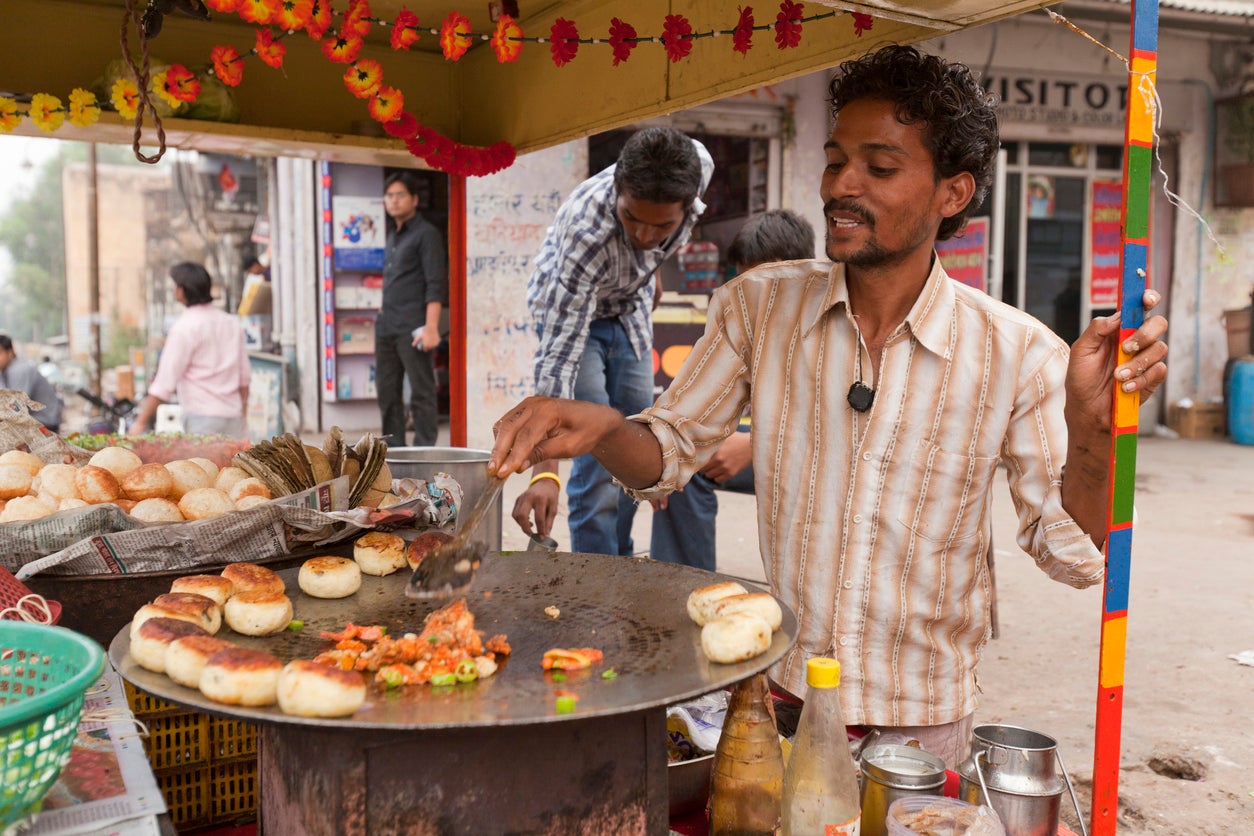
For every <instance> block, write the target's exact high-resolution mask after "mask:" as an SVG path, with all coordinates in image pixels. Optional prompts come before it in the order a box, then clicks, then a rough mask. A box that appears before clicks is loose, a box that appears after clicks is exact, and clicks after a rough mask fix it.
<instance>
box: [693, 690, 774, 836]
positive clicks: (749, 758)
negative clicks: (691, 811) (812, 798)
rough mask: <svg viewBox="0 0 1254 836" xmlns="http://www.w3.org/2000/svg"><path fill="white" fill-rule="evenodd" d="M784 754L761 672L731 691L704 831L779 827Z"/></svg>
mask: <svg viewBox="0 0 1254 836" xmlns="http://www.w3.org/2000/svg"><path fill="white" fill-rule="evenodd" d="M783 790H784V756H783V752H782V751H781V749H780V745H779V733H778V732H777V731H776V729H775V709H774V707H773V706H772V704H771V692H770V688H769V686H768V685H767V681H766V674H757V675H755V676H751V677H749V678H748V679H746V680H744V681H743V682H740V683H738V684H737V685H736V687H735V688H734V689H733V690H732V695H731V702H730V703H729V705H728V706H727V716H726V719H724V720H723V733H722V736H721V737H719V740H718V749H717V750H716V751H715V753H714V765H713V768H712V770H711V775H710V802H709V808H708V811H709V817H710V830H709V832H710V836H774V834H776V833H778V832H779V821H780V797H781V795H782V793H783Z"/></svg>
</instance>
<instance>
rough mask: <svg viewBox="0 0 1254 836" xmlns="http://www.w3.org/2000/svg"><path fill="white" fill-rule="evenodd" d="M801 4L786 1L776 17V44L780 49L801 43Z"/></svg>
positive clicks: (781, 5)
mask: <svg viewBox="0 0 1254 836" xmlns="http://www.w3.org/2000/svg"><path fill="white" fill-rule="evenodd" d="M801 14H802V12H801V4H800V3H793V2H791V0H784V2H782V3H780V4H779V14H777V15H775V43H777V44H778V45H779V48H780V49H783V48H785V47H791V46H796V45H797V44H799V43H801Z"/></svg>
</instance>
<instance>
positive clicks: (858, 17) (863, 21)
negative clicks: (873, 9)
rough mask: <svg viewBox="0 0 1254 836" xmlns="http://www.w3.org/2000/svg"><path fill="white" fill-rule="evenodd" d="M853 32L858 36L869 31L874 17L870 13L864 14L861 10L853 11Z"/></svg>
mask: <svg viewBox="0 0 1254 836" xmlns="http://www.w3.org/2000/svg"><path fill="white" fill-rule="evenodd" d="M852 14H853V33H854V34H855V35H857V36H858V37H859V38H861V37H862V33H863V32H870V31H871V27H872V26H874V25H875V19H874V18H872V17H871V16H870V15H864V14H863V13H862V12H853V13H852Z"/></svg>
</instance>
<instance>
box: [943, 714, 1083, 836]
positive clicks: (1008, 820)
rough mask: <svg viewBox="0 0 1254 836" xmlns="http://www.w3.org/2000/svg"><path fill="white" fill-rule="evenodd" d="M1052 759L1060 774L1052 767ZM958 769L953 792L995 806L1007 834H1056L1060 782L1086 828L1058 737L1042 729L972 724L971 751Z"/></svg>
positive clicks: (1060, 792)
mask: <svg viewBox="0 0 1254 836" xmlns="http://www.w3.org/2000/svg"><path fill="white" fill-rule="evenodd" d="M1055 761H1057V762H1058V767H1059V768H1060V769H1062V777H1061V778H1060V777H1059V776H1058V773H1057V772H1055V771H1054V762H1055ZM958 775H959V778H960V780H959V782H958V797H959V798H961V799H962V800H963V801H968V802H970V803H972V804H980V803H984V804H988V805H989V806H990V807H992V808H993V809H994V810H996V811H997V815H999V816H1000V817H1001V820H1002V824H1003V825H1004V826H1005V828H1006V836H1055V834H1057V833H1058V814H1059V812H1060V809H1061V806H1062V790H1063V787H1066V788H1067V790H1068V791H1069V792H1070V793H1071V803H1072V804H1073V805H1075V811H1076V816H1077V818H1078V819H1079V821H1080V829H1081V830H1082V831H1083V830H1085V828H1084V816H1083V815H1082V814H1081V813H1080V804H1079V802H1078V801H1077V800H1076V797H1075V789H1074V788H1073V787H1072V786H1071V776H1070V775H1068V774H1067V768H1066V767H1065V766H1063V763H1062V756H1061V755H1059V754H1058V742H1057V741H1056V740H1054V739H1053V738H1052V737H1050V736H1049V735H1047V734H1041V733H1040V732H1035V731H1032V730H1030V729H1023V728H1019V727H1017V726H1004V725H987V726H976V727H975V731H974V734H973V738H972V741H971V754H970V756H968V757H967V759H966V760H965V761H963V763H962V765H961V766H959V767H958ZM1085 836H1087V833H1085Z"/></svg>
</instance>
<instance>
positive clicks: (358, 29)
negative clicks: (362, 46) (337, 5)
mask: <svg viewBox="0 0 1254 836" xmlns="http://www.w3.org/2000/svg"><path fill="white" fill-rule="evenodd" d="M372 25H373V22H372V21H371V19H370V2H369V0H350V2H349V4H348V11H347V12H346V13H345V15H344V25H343V26H341V27H340V31H341V32H343V33H345V34H350V35H356V36H357V37H359V38H364V37H366V36H367V35H369V34H370V27H371V26H372Z"/></svg>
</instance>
